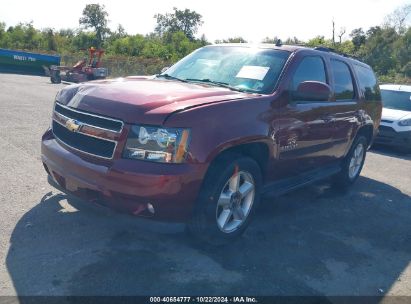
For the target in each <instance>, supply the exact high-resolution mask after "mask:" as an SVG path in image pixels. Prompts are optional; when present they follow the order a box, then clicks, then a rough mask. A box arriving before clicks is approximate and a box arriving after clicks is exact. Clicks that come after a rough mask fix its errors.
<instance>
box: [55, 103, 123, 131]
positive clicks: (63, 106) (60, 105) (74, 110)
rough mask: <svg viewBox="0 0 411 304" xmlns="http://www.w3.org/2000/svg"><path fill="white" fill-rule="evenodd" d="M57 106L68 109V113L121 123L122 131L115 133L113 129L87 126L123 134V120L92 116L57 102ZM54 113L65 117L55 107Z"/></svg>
mask: <svg viewBox="0 0 411 304" xmlns="http://www.w3.org/2000/svg"><path fill="white" fill-rule="evenodd" d="M56 105H59V107H62V108H64V109H66V110H67V111H73V112H76V113H79V114H83V115H88V116H93V117H97V118H101V119H106V120H111V121H115V122H119V123H121V129H120V131H114V130H111V129H106V128H101V127H98V126H94V125H89V124H87V125H89V126H91V127H94V128H100V129H102V130H108V131H111V132H115V133H121V132H122V131H123V128H124V122H123V121H122V120H118V119H114V118H109V117H105V116H100V115H96V114H91V113H87V112H83V111H78V110H76V109H73V108H70V107H67V106H65V105H62V104H61V103H59V102H57V101H56ZM53 112H56V113H58V114H60V115H63V114H61V113H59V112H57V111H56V106H54V111H53ZM63 116H64V115H63ZM65 117H66V116H65ZM84 124H85V123H84ZM85 125H86V124H85Z"/></svg>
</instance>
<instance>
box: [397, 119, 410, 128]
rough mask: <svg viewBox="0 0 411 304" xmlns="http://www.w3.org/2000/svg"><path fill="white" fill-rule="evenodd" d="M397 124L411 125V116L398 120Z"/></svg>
mask: <svg viewBox="0 0 411 304" xmlns="http://www.w3.org/2000/svg"><path fill="white" fill-rule="evenodd" d="M398 125H400V126H402V127H407V126H411V118H408V119H404V120H400V121H399V122H398Z"/></svg>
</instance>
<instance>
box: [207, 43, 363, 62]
mask: <svg viewBox="0 0 411 304" xmlns="http://www.w3.org/2000/svg"><path fill="white" fill-rule="evenodd" d="M209 46H233V47H234V46H235V47H246V48H261V49H274V50H284V51H289V52H296V51H299V50H310V51H315V52H320V53H321V54H323V53H324V52H326V53H328V54H330V55H332V56H335V57H340V58H341V59H345V60H352V61H354V62H355V63H359V64H361V65H364V66H366V67H368V68H371V67H370V66H369V65H368V64H366V63H364V62H362V61H359V60H358V59H356V58H353V57H350V56H348V55H344V54H339V53H337V52H335V51H334V50H332V49H329V48H327V47H319V48H318V49H315V48H312V47H307V46H302V45H288V44H281V45H276V44H272V43H257V44H253V43H221V44H212V45H209Z"/></svg>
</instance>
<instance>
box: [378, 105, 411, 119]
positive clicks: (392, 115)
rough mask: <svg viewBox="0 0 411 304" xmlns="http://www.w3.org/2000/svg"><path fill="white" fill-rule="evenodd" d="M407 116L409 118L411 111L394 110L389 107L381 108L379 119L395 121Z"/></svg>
mask: <svg viewBox="0 0 411 304" xmlns="http://www.w3.org/2000/svg"><path fill="white" fill-rule="evenodd" d="M407 116H408V117H409V118H411V112H409V111H402V110H395V109H389V108H383V109H382V116H381V119H384V120H391V121H397V120H400V119H403V118H406V117H407Z"/></svg>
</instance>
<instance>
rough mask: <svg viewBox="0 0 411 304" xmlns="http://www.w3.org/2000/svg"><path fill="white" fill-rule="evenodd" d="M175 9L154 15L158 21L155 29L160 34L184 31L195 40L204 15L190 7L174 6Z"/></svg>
mask: <svg viewBox="0 0 411 304" xmlns="http://www.w3.org/2000/svg"><path fill="white" fill-rule="evenodd" d="M173 10H174V12H173V13H166V14H165V15H163V14H156V15H154V18H156V21H157V25H156V28H155V30H154V31H155V32H156V33H157V34H159V35H160V36H162V35H163V34H165V33H167V32H171V33H176V32H183V33H184V34H185V35H186V36H187V37H188V38H189V39H190V40H191V41H193V40H194V35H195V34H196V33H197V31H198V28H199V27H200V26H201V25H202V24H203V21H202V16H201V15H200V14H199V13H197V12H195V11H191V10H189V9H185V10H179V9H177V8H176V7H174V8H173Z"/></svg>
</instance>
